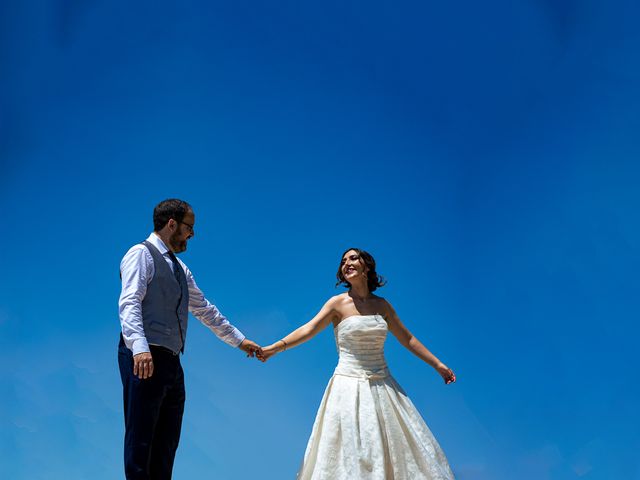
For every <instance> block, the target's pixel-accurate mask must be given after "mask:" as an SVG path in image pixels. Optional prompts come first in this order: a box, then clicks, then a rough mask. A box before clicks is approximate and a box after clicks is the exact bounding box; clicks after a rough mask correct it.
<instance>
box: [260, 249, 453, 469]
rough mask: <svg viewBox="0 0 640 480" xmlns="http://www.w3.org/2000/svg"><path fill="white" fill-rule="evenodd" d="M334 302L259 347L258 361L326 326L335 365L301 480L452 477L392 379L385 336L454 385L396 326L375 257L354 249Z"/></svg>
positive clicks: (345, 261) (450, 375)
mask: <svg viewBox="0 0 640 480" xmlns="http://www.w3.org/2000/svg"><path fill="white" fill-rule="evenodd" d="M336 276H337V278H338V283H337V284H336V285H338V284H344V285H345V286H347V287H349V291H348V292H346V293H343V294H341V295H337V296H335V297H332V298H331V299H329V301H327V303H325V305H324V306H323V307H322V309H321V310H320V312H319V313H318V314H317V315H316V316H315V317H314V318H313V319H312V320H311V321H310V322H308V323H307V324H305V325H303V326H301V327H300V328H298V329H297V330H294V331H293V332H291V333H290V334H289V335H287V336H286V337H284V338H283V339H282V340H278V341H277V342H275V343H274V344H272V345H269V346H268V347H265V348H263V353H262V355H261V359H262V361H266V360H268V359H269V358H270V357H271V356H273V355H275V354H276V353H279V352H282V351H284V350H286V349H288V348H292V347H295V346H296V345H299V344H301V343H303V342H306V341H307V340H309V339H310V338H312V337H313V336H314V335H316V334H317V333H318V332H320V331H321V330H322V329H324V328H325V327H326V326H327V325H329V324H330V323H333V326H334V334H335V337H336V344H337V346H338V351H339V355H340V359H339V362H338V366H337V367H336V370H335V372H334V374H333V377H332V378H331V380H330V381H329V385H328V386H327V389H326V391H325V394H324V397H323V399H322V402H321V404H320V408H319V410H318V414H317V416H316V420H315V423H314V425H313V430H312V432H311V438H310V439H309V443H308V444H307V449H306V452H305V455H304V461H303V464H302V467H301V469H300V471H299V472H298V479H299V480H312V479H313V480H320V479H322V480H358V479H372V480H373V479H380V480H382V479H385V480H389V479H394V480H419V479H429V480H449V479H453V478H454V477H453V473H452V472H451V469H450V468H449V464H448V462H447V459H446V457H445V456H444V453H443V452H442V450H441V449H440V446H439V445H438V443H437V442H436V440H435V438H434V437H433V435H432V434H431V431H430V430H429V428H428V427H427V425H426V424H425V423H424V420H423V419H422V417H421V416H420V414H419V413H418V411H417V410H416V408H415V407H414V406H413V404H412V403H411V400H409V398H408V397H407V396H406V394H405V393H404V391H403V390H402V388H401V387H400V386H399V385H398V384H397V383H396V381H395V380H394V379H393V377H392V376H391V375H390V373H389V370H388V369H387V365H386V362H385V359H384V353H383V347H384V341H385V338H386V334H387V331H391V333H393V334H394V335H395V336H396V337H397V338H398V340H399V341H400V343H401V344H402V345H403V346H404V347H406V348H407V349H408V350H409V351H411V352H412V353H414V354H415V355H417V356H418V357H419V358H421V359H422V360H424V361H425V362H427V363H428V364H429V365H431V366H432V367H433V368H435V369H436V371H437V372H438V373H439V374H440V375H441V376H442V378H443V379H444V381H445V383H447V384H449V383H453V382H455V380H456V377H455V375H454V374H453V372H452V371H451V370H450V369H449V368H448V367H447V366H446V365H445V364H444V363H442V362H441V361H440V360H438V359H437V358H436V356H435V355H433V354H432V353H431V352H430V351H429V350H427V348H426V347H425V346H424V345H422V344H421V343H420V342H419V341H418V339H417V338H415V337H414V336H413V335H412V334H411V333H410V332H409V330H407V328H406V327H405V326H404V325H403V324H402V322H401V321H400V319H399V318H398V316H397V315H396V312H395V311H394V309H393V307H392V306H391V304H390V303H389V302H387V301H386V300H385V299H384V298H382V297H379V296H377V295H374V294H373V292H374V291H375V290H376V289H377V288H378V287H381V286H382V285H384V281H383V280H382V278H381V277H380V276H378V274H377V273H376V264H375V261H374V259H373V257H372V256H371V255H370V254H368V253H367V252H365V251H364V250H360V249H357V248H350V249H349V250H347V251H346V252H345V253H344V254H343V256H342V261H341V262H340V267H339V268H338V273H337V274H336Z"/></svg>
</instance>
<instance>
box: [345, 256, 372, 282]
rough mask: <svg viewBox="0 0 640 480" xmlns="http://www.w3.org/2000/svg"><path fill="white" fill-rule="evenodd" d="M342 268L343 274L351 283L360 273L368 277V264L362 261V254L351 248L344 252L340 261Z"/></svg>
mask: <svg viewBox="0 0 640 480" xmlns="http://www.w3.org/2000/svg"><path fill="white" fill-rule="evenodd" d="M340 269H341V271H342V276H343V277H344V279H345V280H346V281H347V282H349V283H352V280H354V279H355V278H357V277H358V276H360V275H364V276H365V277H366V274H367V270H368V269H367V266H366V265H365V264H364V262H363V261H362V258H361V257H360V254H359V253H358V252H356V251H355V250H349V251H348V252H347V253H345V254H344V256H343V257H342V261H341V263H340Z"/></svg>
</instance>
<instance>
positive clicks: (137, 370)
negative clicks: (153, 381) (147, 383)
mask: <svg viewBox="0 0 640 480" xmlns="http://www.w3.org/2000/svg"><path fill="white" fill-rule="evenodd" d="M133 374H134V375H137V376H138V378H139V379H140V380H146V379H147V378H150V377H151V375H153V357H152V356H151V353H150V352H142V353H138V354H137V355H134V356H133Z"/></svg>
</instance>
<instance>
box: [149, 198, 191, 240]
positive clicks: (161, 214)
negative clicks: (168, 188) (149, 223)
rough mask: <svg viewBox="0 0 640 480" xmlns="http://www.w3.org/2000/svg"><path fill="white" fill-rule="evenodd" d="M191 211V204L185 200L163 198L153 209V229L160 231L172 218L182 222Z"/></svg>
mask: <svg viewBox="0 0 640 480" xmlns="http://www.w3.org/2000/svg"><path fill="white" fill-rule="evenodd" d="M191 211H192V209H191V205H189V204H188V203H187V202H185V201H184V200H178V199H177V198H168V199H167V200H163V201H161V202H160V203H159V204H158V205H156V208H154V209H153V230H154V231H156V232H159V231H160V230H162V228H163V227H164V226H165V225H166V224H167V223H168V222H169V220H170V219H172V218H173V219H174V220H175V221H176V222H178V223H180V222H182V220H183V219H184V216H185V215H186V214H187V213H189V212H191Z"/></svg>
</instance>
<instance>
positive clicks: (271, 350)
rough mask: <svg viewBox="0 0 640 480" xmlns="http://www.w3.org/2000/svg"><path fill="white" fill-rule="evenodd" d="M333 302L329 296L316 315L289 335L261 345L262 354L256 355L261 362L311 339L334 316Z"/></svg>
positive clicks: (335, 313) (333, 298)
mask: <svg viewBox="0 0 640 480" xmlns="http://www.w3.org/2000/svg"><path fill="white" fill-rule="evenodd" d="M335 303H336V302H335V297H332V298H330V299H329V300H328V301H327V303H325V304H324V305H323V307H322V308H321V309H320V311H319V312H318V313H317V314H316V316H315V317H313V318H312V319H311V320H309V321H308V322H307V323H305V324H304V325H302V326H301V327H298V328H296V329H295V330H294V331H293V332H291V333H290V334H289V335H287V336H286V337H283V338H282V340H278V341H277V342H274V343H272V344H271V345H269V346H267V347H263V349H262V355H260V356H258V358H259V359H260V360H262V361H263V362H266V361H267V360H268V359H269V358H270V357H272V356H273V355H275V354H276V353H280V352H282V351H284V350H287V349H288V348H293V347H295V346H297V345H300V344H301V343H304V342H306V341H307V340H311V339H312V338H313V337H314V336H315V335H317V334H318V333H320V332H321V331H322V330H324V329H325V328H326V326H327V325H329V324H330V323H331V322H332V321H333V320H334V319H335V318H336V316H337V312H336V310H335V308H334V305H335Z"/></svg>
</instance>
